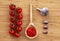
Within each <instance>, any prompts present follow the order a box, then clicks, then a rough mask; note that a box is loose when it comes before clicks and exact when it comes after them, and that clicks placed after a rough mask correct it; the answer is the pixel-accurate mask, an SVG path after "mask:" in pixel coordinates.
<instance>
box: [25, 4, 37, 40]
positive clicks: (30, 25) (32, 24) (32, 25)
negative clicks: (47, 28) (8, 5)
mask: <svg viewBox="0 0 60 41" xmlns="http://www.w3.org/2000/svg"><path fill="white" fill-rule="evenodd" d="M29 27H34V28H35V27H36V26H35V25H34V23H33V22H32V4H30V23H29V25H28V26H27V28H26V30H25V35H26V37H28V38H29V39H33V38H36V37H37V35H38V31H37V29H36V28H35V30H36V35H35V36H34V37H30V36H28V35H27V29H28V28H29Z"/></svg>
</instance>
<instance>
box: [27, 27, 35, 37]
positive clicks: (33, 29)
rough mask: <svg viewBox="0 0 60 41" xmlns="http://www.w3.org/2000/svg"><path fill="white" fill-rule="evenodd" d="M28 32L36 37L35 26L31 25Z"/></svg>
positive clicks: (30, 35)
mask: <svg viewBox="0 0 60 41" xmlns="http://www.w3.org/2000/svg"><path fill="white" fill-rule="evenodd" d="M26 33H27V35H28V36H29V37H34V36H35V35H36V29H35V28H34V27H29V28H28V29H27V31H26Z"/></svg>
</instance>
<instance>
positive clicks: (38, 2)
mask: <svg viewBox="0 0 60 41" xmlns="http://www.w3.org/2000/svg"><path fill="white" fill-rule="evenodd" d="M10 1H11V0H0V41H60V0H12V2H10ZM10 3H14V4H15V5H16V6H17V7H22V8H23V12H22V14H23V17H24V18H23V31H22V36H21V37H19V38H15V37H12V36H11V35H10V34H9V33H8V31H9V29H10V28H9V23H10V22H9V4H10ZM30 3H32V4H33V22H34V24H35V25H36V28H37V29H38V31H39V35H38V37H37V38H36V39H32V40H30V39H28V38H27V37H26V36H25V34H24V31H25V29H26V27H27V26H28V24H29V4H30ZM37 7H39V8H43V7H48V8H49V15H48V16H47V17H46V18H47V19H48V20H49V24H48V26H49V29H48V32H49V33H48V34H47V35H44V34H42V31H43V29H42V26H43V24H42V21H43V20H44V19H45V17H43V16H41V15H40V12H39V11H37V10H36V8H37Z"/></svg>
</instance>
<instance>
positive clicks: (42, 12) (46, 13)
mask: <svg viewBox="0 0 60 41" xmlns="http://www.w3.org/2000/svg"><path fill="white" fill-rule="evenodd" d="M36 9H37V10H39V11H41V15H42V16H46V15H48V8H47V7H45V8H42V9H40V8H36Z"/></svg>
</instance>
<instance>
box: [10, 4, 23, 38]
mask: <svg viewBox="0 0 60 41" xmlns="http://www.w3.org/2000/svg"><path fill="white" fill-rule="evenodd" d="M9 9H10V12H9V15H10V26H9V27H10V28H11V29H10V31H9V33H10V34H11V35H13V36H15V37H19V36H21V34H20V32H21V31H22V18H23V15H22V8H16V6H15V5H14V4H11V5H9Z"/></svg>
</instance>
